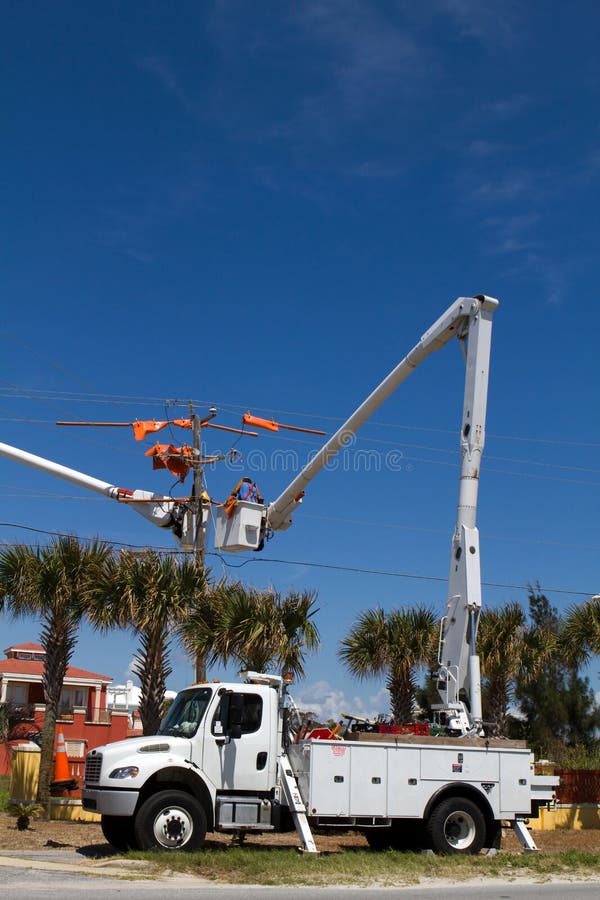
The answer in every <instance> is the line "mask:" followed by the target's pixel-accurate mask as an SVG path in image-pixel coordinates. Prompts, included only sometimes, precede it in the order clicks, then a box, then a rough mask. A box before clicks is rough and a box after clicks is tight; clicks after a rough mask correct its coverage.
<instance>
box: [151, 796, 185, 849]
mask: <svg viewBox="0 0 600 900" xmlns="http://www.w3.org/2000/svg"><path fill="white" fill-rule="evenodd" d="M153 830H154V837H155V839H156V842H157V843H158V844H160V846H161V847H167V848H169V849H172V848H175V847H183V846H184V844H187V842H188V841H189V839H190V837H191V836H192V832H193V830H194V822H193V820H192V817H191V816H190V814H189V812H188V811H187V810H186V809H183V808H182V807H181V806H168V807H167V808H166V809H162V810H161V811H160V812H159V814H158V815H157V817H156V818H155V820H154V829H153Z"/></svg>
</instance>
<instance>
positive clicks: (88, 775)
mask: <svg viewBox="0 0 600 900" xmlns="http://www.w3.org/2000/svg"><path fill="white" fill-rule="evenodd" d="M101 769H102V754H101V753H94V754H91V753H88V755H87V756H86V758H85V775H84V776H83V780H84V782H85V784H97V783H98V782H99V781H100V771H101Z"/></svg>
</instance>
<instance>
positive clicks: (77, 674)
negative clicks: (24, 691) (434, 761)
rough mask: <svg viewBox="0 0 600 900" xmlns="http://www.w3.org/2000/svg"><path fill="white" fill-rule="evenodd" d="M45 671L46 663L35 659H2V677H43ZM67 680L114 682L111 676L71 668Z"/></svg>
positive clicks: (0, 666) (0, 671)
mask: <svg viewBox="0 0 600 900" xmlns="http://www.w3.org/2000/svg"><path fill="white" fill-rule="evenodd" d="M43 671H44V663H43V662H40V661H36V660H33V659H0V675H1V674H3V673H6V674H7V675H11V674H12V675H39V676H40V677H41V675H42V674H43ZM65 677H66V678H73V679H77V678H85V679H93V680H94V681H105V682H106V683H107V684H110V682H111V681H112V680H113V679H112V678H111V676H110V675H98V674H97V673H96V672H87V671H86V670H85V669H76V668H75V667H74V666H69V667H68V668H67V671H66V675H65Z"/></svg>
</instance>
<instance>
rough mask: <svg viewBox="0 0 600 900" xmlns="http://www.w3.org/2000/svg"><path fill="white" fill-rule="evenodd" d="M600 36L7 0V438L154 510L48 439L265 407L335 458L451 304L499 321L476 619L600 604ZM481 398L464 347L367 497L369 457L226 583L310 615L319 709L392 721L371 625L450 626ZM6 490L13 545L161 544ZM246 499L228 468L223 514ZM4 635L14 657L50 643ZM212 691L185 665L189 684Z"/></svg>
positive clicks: (273, 482)
mask: <svg viewBox="0 0 600 900" xmlns="http://www.w3.org/2000/svg"><path fill="white" fill-rule="evenodd" d="M423 7H425V8H423ZM599 26H600V13H599V12H598V9H597V5H596V4H593V3H591V2H584V0H582V2H577V3H576V4H575V7H572V8H570V9H569V10H567V9H566V7H565V6H564V5H563V4H558V3H555V2H533V3H528V4H524V3H513V2H502V3H499V2H498V3H496V2H494V3H489V2H488V3H486V2H474V0H432V2H430V3H428V4H417V3H410V2H391V0H390V2H385V3H377V2H371V3H368V2H352V0H347V2H341V0H339V2H334V0H318V2H317V0H315V2H299V3H295V4H282V3H277V2H261V3H249V2H233V0H231V2H230V0H227V2H204V3H186V2H181V3H178V4H175V5H174V4H167V3H164V2H148V3H146V4H123V3H111V2H107V3H104V4H102V6H101V7H100V6H96V7H93V6H90V5H88V4H79V3H69V2H58V3H54V4H51V5H49V4H46V3H39V2H38V3H35V2H31V3H28V4H21V3H15V2H7V3H5V4H4V7H3V27H2V29H1V35H0V43H1V48H0V59H1V60H2V62H1V66H2V78H1V81H0V84H1V87H0V90H1V91H2V100H1V108H2V133H3V137H2V169H1V174H0V190H1V193H2V211H3V215H2V218H1V225H0V227H1V229H2V232H1V234H0V266H1V270H2V288H3V296H4V312H3V316H2V324H1V331H0V348H1V352H2V357H1V358H2V366H1V371H0V378H1V381H0V420H1V422H2V427H1V435H2V438H1V439H2V440H3V441H4V442H6V443H9V444H14V445H16V446H18V447H22V448H24V449H26V450H29V451H31V452H33V453H37V454H40V455H42V456H47V457H49V458H51V459H54V460H57V461H59V462H62V463H64V464H66V465H69V466H72V467H74V468H77V469H80V470H82V471H84V472H88V473H90V474H92V475H95V476H97V477H99V478H101V479H103V480H106V481H109V482H111V483H114V484H118V485H120V486H124V487H130V488H135V487H142V488H146V489H149V490H155V491H164V492H165V493H167V492H168V491H169V490H170V489H171V488H172V484H173V480H172V478H170V476H168V475H167V474H166V473H161V472H153V471H152V469H151V466H150V463H149V461H148V460H146V459H145V458H144V456H143V450H144V449H145V448H143V447H142V445H140V444H136V443H135V442H134V441H133V439H132V437H131V436H130V434H129V433H128V432H126V431H125V430H120V429H114V430H111V431H109V430H106V429H102V430H100V429H98V430H92V429H87V430H85V431H84V430H77V431H75V430H74V429H69V430H67V429H60V428H58V427H56V426H55V425H54V422H55V421H56V420H57V419H68V420H71V419H77V420H84V419H89V420H110V421H132V420H134V419H136V418H141V419H144V418H158V419H163V418H166V417H175V416H176V415H178V416H182V415H185V414H186V412H187V403H188V401H189V400H190V399H191V400H193V401H194V403H195V405H196V408H197V410H198V411H199V412H201V413H202V412H205V411H206V410H207V408H208V407H209V406H210V405H213V404H214V405H215V406H217V407H218V409H219V417H218V419H217V422H220V423H221V424H224V425H232V426H235V425H236V424H238V423H239V421H240V417H241V415H242V413H243V412H245V411H246V410H248V409H250V410H251V411H252V412H254V413H255V414H257V415H267V416H271V415H273V416H275V417H276V418H280V419H281V420H282V421H288V422H290V423H292V424H297V425H302V426H307V427H311V426H313V427H316V428H319V427H322V428H324V429H327V430H328V431H331V430H333V429H335V428H336V427H337V426H338V425H339V424H340V423H341V421H343V419H345V418H346V416H347V415H348V414H349V413H351V412H352V410H353V409H354V408H355V407H356V406H357V405H358V404H359V403H360V402H361V401H362V399H363V398H364V397H365V396H366V395H367V394H368V393H369V392H370V391H371V389H372V388H373V387H374V386H375V385H376V384H377V383H378V382H379V381H380V380H381V379H382V378H383V377H384V376H385V375H386V374H387V372H388V371H389V370H390V369H391V368H393V367H394V366H395V365H396V363H397V362H398V361H399V360H400V359H401V358H402V357H403V356H404V355H405V353H406V352H407V350H409V349H410V348H411V347H412V346H413V345H414V344H415V343H416V341H417V340H418V339H419V337H420V335H421V334H422V333H423V332H424V331H425V330H426V328H427V327H428V326H429V325H430V324H431V323H432V322H433V321H434V320H435V319H436V318H437V317H438V316H439V314H440V313H441V312H442V311H443V310H444V309H445V308H446V307H447V306H448V305H449V304H450V303H451V302H452V301H453V300H454V299H455V298H456V297H457V296H461V295H471V294H476V293H487V294H490V295H492V296H495V297H498V298H499V299H500V302H501V305H500V308H499V309H498V312H497V313H496V315H495V322H494V337H493V348H492V370H491V379H490V395H489V405H488V422H487V427H488V441H487V445H486V450H485V454H484V461H483V468H482V479H481V489H480V513H479V527H480V531H481V551H482V567H483V572H482V574H483V580H484V581H485V582H486V583H487V585H486V586H485V587H484V603H485V604H486V605H487V606H489V607H495V606H499V605H501V604H502V603H505V602H508V601H512V600H519V601H521V602H523V603H525V602H526V590H525V587H524V586H525V585H526V584H527V583H528V582H534V581H536V580H539V582H540V583H541V585H542V587H543V588H544V589H545V590H546V591H547V593H548V595H549V597H550V599H551V600H552V602H553V603H555V604H556V605H557V606H558V608H559V609H561V610H563V609H566V608H568V606H569V605H570V604H572V603H575V602H579V601H582V600H584V599H585V598H586V597H587V596H590V595H591V594H593V593H597V592H598V591H600V583H599V581H598V554H599V550H600V540H599V536H598V516H597V509H598V488H599V485H600V478H599V475H600V463H599V461H598V450H599V448H600V421H599V417H598V413H597V400H596V398H597V394H598V375H597V372H598V366H597V346H598V328H599V326H600V311H599V306H598V298H597V248H598V237H599V235H598V232H599V226H598V224H597V222H598V217H597V214H596V213H595V210H596V208H597V206H598V194H599V186H600V140H599V137H600V116H599V113H598V110H599V109H600V102H599V101H600V57H599V56H598V54H597V34H598V28H599ZM594 221H596V224H594ZM462 385H463V363H462V358H461V355H460V351H459V348H458V347H457V346H454V345H450V346H449V347H447V348H446V349H445V350H444V351H443V352H442V353H440V354H437V355H436V356H435V357H434V358H431V359H429V360H428V361H427V362H426V363H425V364H424V365H423V366H422V367H421V368H420V369H419V370H418V371H417V372H416V373H415V374H413V375H412V376H411V378H410V379H409V380H408V381H407V382H406V383H405V384H404V385H403V386H402V387H401V388H400V389H399V391H398V392H397V393H396V394H395V395H394V396H393V397H392V398H391V399H390V400H389V401H388V402H387V403H386V405H385V406H384V407H383V408H382V409H381V410H380V411H379V412H378V413H377V415H376V416H375V417H374V419H373V420H372V422H371V423H369V425H368V426H366V427H365V429H364V430H363V432H361V436H360V440H359V441H358V442H357V444H356V448H357V449H359V450H368V451H369V460H370V471H365V466H364V465H362V467H361V466H359V467H358V469H359V470H358V471H355V469H356V465H355V461H354V457H353V455H352V453H350V454H349V455H348V456H347V458H346V460H345V464H344V465H342V466H340V467H339V468H338V470H337V471H331V472H324V473H322V474H321V475H320V476H319V477H318V478H317V479H316V480H315V481H314V482H313V485H312V487H311V489H310V492H309V493H308V495H307V498H306V500H305V504H304V506H303V508H302V509H301V510H300V511H298V512H297V513H296V516H295V520H294V526H293V528H292V529H290V530H289V531H287V532H286V533H281V534H279V535H278V536H277V537H276V538H275V539H274V541H273V542H271V543H270V544H269V545H268V546H267V548H266V550H265V552H264V553H263V554H262V556H258V555H254V556H253V557H252V558H251V559H250V561H247V562H246V558H240V557H235V556H229V557H228V558H227V559H226V560H225V559H224V560H222V559H220V558H219V557H217V556H209V557H208V562H209V564H210V566H211V569H212V571H213V572H214V573H215V574H218V575H221V574H223V573H228V574H230V575H232V576H235V577H238V576H239V577H242V578H243V579H244V580H246V581H247V582H248V583H250V584H255V585H257V586H267V585H268V584H273V585H275V587H276V588H278V589H279V590H282V591H286V590H289V589H292V588H293V589H299V588H302V589H305V588H306V589H311V590H316V591H318V596H319V606H320V613H319V616H318V624H319V627H320V630H321V634H322V639H323V647H322V650H321V652H320V654H319V655H318V656H317V657H315V658H314V660H313V661H312V662H311V664H310V666H309V674H308V677H307V679H306V682H304V683H303V684H302V685H301V686H300V687H299V688H298V689H297V694H298V695H299V696H300V698H301V700H302V701H303V702H305V703H306V705H310V706H311V708H318V707H319V705H320V708H321V709H322V711H323V712H326V713H327V714H331V715H333V716H336V715H339V713H340V712H341V711H355V712H360V711H364V710H367V711H370V710H372V711H385V709H386V706H385V697H384V696H383V695H382V694H381V687H382V683H381V682H380V681H371V682H366V683H364V684H360V683H357V682H356V681H353V680H352V679H350V678H349V676H348V675H347V674H346V673H345V672H344V671H343V670H342V668H341V666H340V665H339V663H338V662H337V660H336V651H337V647H338V642H339V640H340V639H341V637H342V636H343V635H344V634H345V633H346V632H347V630H348V629H349V628H350V626H351V625H352V623H353V621H354V620H355V619H356V617H357V615H358V614H359V612H360V611H361V610H362V609H364V608H366V607H372V606H375V605H382V606H384V607H385V608H386V609H392V608H394V607H405V606H409V605H412V604H415V603H427V604H430V605H431V606H432V607H433V608H434V609H435V610H436V611H438V612H439V614H440V615H441V614H442V612H443V610H444V607H445V599H446V597H445V585H444V583H443V579H444V578H445V576H446V574H447V569H448V554H449V547H450V537H451V533H452V528H453V523H454V516H455V503H456V494H457V476H458V429H459V424H460V414H461V408H462ZM173 401H177V403H175V402H173ZM163 434H164V433H163ZM174 437H175V438H176V439H177V438H180V437H181V435H174ZM233 440H235V438H233V439H232V438H229V437H225V436H224V433H221V434H219V433H218V432H212V433H211V434H210V435H209V436H208V440H207V448H208V450H209V451H215V452H217V451H227V450H228V448H229V447H230V446H231V444H232V441H233ZM151 443H152V441H151V440H150V441H149V442H148V446H150V445H151ZM317 443H318V441H317V439H313V438H310V437H306V436H301V435H294V434H293V433H287V434H286V433H281V434H279V435H269V434H266V433H265V435H263V436H261V437H260V439H257V440H256V441H253V442H251V439H249V438H245V439H244V440H243V441H240V442H239V444H238V445H237V449H238V450H240V452H241V453H242V455H243V456H244V459H245V465H246V467H247V470H248V471H249V474H252V475H253V476H254V477H256V479H257V480H258V483H259V486H260V487H261V489H262V492H263V494H264V495H265V497H266V498H267V499H274V498H275V497H276V496H277V495H278V493H279V492H280V490H281V489H282V488H283V487H284V486H285V484H286V483H287V480H289V479H291V477H292V476H293V474H294V473H293V472H283V471H281V465H279V464H275V463H274V459H276V457H273V451H294V452H295V453H296V454H297V457H298V461H299V462H302V461H303V460H304V458H305V456H306V454H307V453H308V452H310V450H311V449H314V447H315V446H316V444H317ZM256 450H260V451H262V454H263V457H264V460H266V462H265V463H264V464H263V463H260V461H257V460H258V457H257V455H256V453H255V451H256ZM251 451H252V452H251ZM389 452H394V453H397V454H401V456H400V459H401V465H400V466H399V467H398V466H395V467H394V468H395V469H398V468H399V471H391V470H390V467H389V466H386V459H387V456H386V454H388V453H389ZM263 457H261V459H262V458H263ZM259 463H260V464H259ZM0 467H1V477H0V496H1V497H2V516H1V519H2V522H3V523H4V524H3V525H2V527H1V529H0V539H1V540H2V541H4V542H6V543H12V542H15V541H35V540H37V539H38V536H36V533H35V532H32V531H27V530H25V529H24V528H23V527H17V526H28V527H30V528H34V529H35V528H37V529H41V530H44V531H47V532H72V533H76V534H79V535H81V536H92V535H95V534H98V535H100V536H101V537H103V538H105V539H107V540H112V541H115V542H123V543H129V544H134V545H137V546H144V545H152V546H164V547H171V546H172V542H171V540H170V536H169V535H168V534H164V533H162V532H160V531H158V530H157V529H154V528H153V527H152V526H151V525H150V524H147V523H146V522H145V521H144V520H143V519H141V518H139V517H137V516H136V515H134V514H133V513H131V512H129V511H127V510H126V509H124V508H120V507H118V506H117V504H115V503H112V502H110V501H108V500H104V499H102V498H100V497H96V496H95V495H92V494H89V493H86V492H85V491H82V490H78V489H76V488H74V487H71V486H70V485H68V484H66V483H63V482H60V481H57V480H56V479H53V478H51V477H50V476H48V475H44V474H42V473H38V472H34V471H33V470H30V469H28V468H25V467H23V466H19V465H18V464H16V463H13V462H10V461H8V460H5V459H0ZM263 469H264V471H263ZM240 474H243V472H240V471H238V469H235V470H233V469H232V468H231V467H229V468H228V467H226V466H221V467H219V468H217V469H216V470H215V471H209V472H207V484H208V489H209V491H210V493H211V495H212V496H213V497H215V498H216V499H219V500H222V499H224V498H225V497H226V496H227V494H228V492H229V490H230V488H231V487H232V486H233V484H234V483H235V481H236V480H237V479H238V478H239V477H240ZM181 490H183V489H178V491H181ZM179 495H181V494H179ZM39 537H40V539H42V540H43V539H44V536H43V535H40V536H39ZM269 560H283V561H284V562H269ZM241 563H244V565H243V567H242V568H239V569H236V568H232V566H234V565H240V564H241ZM326 566H334V567H339V568H323V567H326ZM351 568H355V569H356V568H358V569H365V570H376V571H378V572H387V573H396V574H392V575H377V574H361V573H357V572H352V571H349V569H351ZM406 575H410V576H425V577H418V578H413V577H401V576H406ZM439 579H442V580H439ZM496 585H507V587H497V586H496ZM556 589H561V592H557V591H556ZM0 623H1V627H2V636H3V642H4V643H3V645H2V646H6V645H7V644H8V643H10V642H12V641H19V640H23V641H24V640H29V639H32V638H35V637H36V635H37V630H36V626H35V625H34V623H31V622H30V623H28V622H18V623H14V622H12V621H11V620H9V619H7V618H2V619H1V620H0ZM133 647H134V645H133V642H132V640H131V638H130V637H129V636H126V635H115V636H113V637H111V638H109V639H100V638H98V636H96V635H93V634H91V633H90V632H89V631H87V630H85V629H84V630H83V631H82V635H81V639H80V644H79V647H78V649H77V652H76V657H75V658H76V662H77V664H78V665H81V666H83V667H86V668H89V669H91V670H94V671H100V672H103V673H106V674H111V675H113V676H114V678H115V679H116V680H117V681H122V680H123V679H124V678H125V677H126V672H127V669H128V666H129V664H130V662H131V658H132V655H133ZM599 669H600V665H599V664H598V660H597V659H596V660H594V661H593V663H592V665H591V666H590V669H589V675H590V677H591V679H592V682H593V684H594V686H595V688H596V689H598V688H599V687H600V683H599V680H598V670H599ZM212 674H214V675H215V676H216V675H219V674H222V673H221V672H220V671H215V672H214V673H212ZM191 677H192V667H191V663H189V662H188V661H187V660H186V659H185V658H184V656H183V654H182V653H180V652H179V651H178V650H177V649H175V651H174V672H173V675H172V678H171V680H170V685H169V686H170V687H173V688H179V687H182V686H184V685H185V684H186V683H187V682H188V681H189V680H190V679H191Z"/></svg>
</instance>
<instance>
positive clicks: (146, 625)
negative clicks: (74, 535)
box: [90, 550, 206, 734]
mask: <svg viewBox="0 0 600 900" xmlns="http://www.w3.org/2000/svg"><path fill="white" fill-rule="evenodd" d="M205 586H206V579H205V573H204V570H203V568H202V567H201V566H199V565H198V564H197V562H196V560H194V559H190V558H187V557H186V558H184V559H183V561H181V562H179V561H178V560H177V559H176V558H175V556H173V555H171V554H168V555H165V554H160V553H157V552H156V551H154V550H145V551H143V552H142V553H132V552H127V551H126V552H121V553H120V554H119V555H118V556H113V557H112V558H111V559H110V560H109V563H108V565H107V566H106V568H105V571H104V573H103V576H102V578H101V580H100V583H99V585H98V602H97V603H96V604H95V605H94V608H93V610H91V612H90V619H91V621H92V623H93V624H94V625H96V627H98V628H100V629H102V630H104V631H106V630H108V629H109V628H114V627H117V628H125V629H129V630H131V631H132V632H133V634H134V635H136V637H137V638H138V640H139V645H138V649H137V653H136V656H135V663H134V667H133V669H132V671H133V674H134V675H136V676H137V677H138V678H139V679H140V683H141V698H140V717H141V720H142V726H143V730H144V734H155V733H156V731H157V730H158V727H159V725H160V721H161V719H162V715H163V705H164V696H165V690H166V686H167V678H168V677H169V675H170V674H171V672H172V669H171V666H170V662H169V654H170V644H171V638H172V636H173V634H174V633H176V630H177V626H178V625H179V623H180V622H181V621H182V620H183V618H184V617H185V615H186V614H187V612H188V610H189V609H190V608H193V607H194V605H196V604H197V602H198V598H199V597H200V596H201V595H202V592H203V591H204V589H205Z"/></svg>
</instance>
